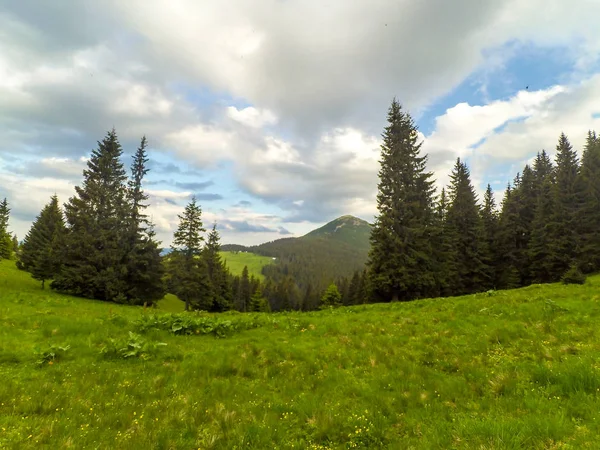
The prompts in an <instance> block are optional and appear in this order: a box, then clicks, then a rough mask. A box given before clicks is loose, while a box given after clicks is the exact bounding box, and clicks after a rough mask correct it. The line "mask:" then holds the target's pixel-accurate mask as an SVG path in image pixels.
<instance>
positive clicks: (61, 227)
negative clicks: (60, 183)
mask: <svg viewBox="0 0 600 450" xmlns="http://www.w3.org/2000/svg"><path fill="white" fill-rule="evenodd" d="M65 234H66V228H65V220H64V216H63V213H62V211H61V209H60V206H59V204H58V197H57V196H56V195H53V196H52V197H51V199H50V202H49V203H48V204H47V205H46V206H44V208H43V209H42V211H41V212H40V214H39V215H38V216H37V218H36V219H35V220H34V222H33V224H32V226H31V228H30V230H29V232H28V233H27V236H25V239H24V240H23V245H22V248H21V252H20V255H19V268H21V269H23V270H26V271H27V272H29V273H31V275H32V277H33V278H34V279H36V280H39V281H41V282H42V289H44V286H45V282H46V280H51V279H53V278H54V277H55V276H56V275H57V274H59V273H60V269H61V258H60V254H61V249H62V246H63V243H64V238H65Z"/></svg>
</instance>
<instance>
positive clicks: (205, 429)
mask: <svg viewBox="0 0 600 450" xmlns="http://www.w3.org/2000/svg"><path fill="white" fill-rule="evenodd" d="M599 316H600V277H591V278H589V279H588V281H587V283H586V284H585V285H583V286H578V285H570V286H564V285H560V284H555V285H547V286H540V285H535V286H531V287H528V288H523V289H519V290H515V291H498V292H488V293H484V294H478V295H471V296H467V297H461V298H453V299H432V300H421V301H415V302H410V303H395V304H375V305H364V306H355V307H350V308H339V309H333V310H325V311H319V312H309V313H297V312H293V313H278V314H260V313H254V314H241V313H225V314H221V315H214V314H213V315H210V314H200V313H194V314H188V315H184V314H171V313H168V312H162V311H160V310H153V309H146V310H144V309H143V308H140V307H130V306H121V305H116V304H110V303H103V302H98V301H92V300H85V299H78V298H73V297H67V296H63V295H60V294H57V293H55V292H52V291H50V290H48V289H46V290H45V291H42V290H41V289H40V286H39V283H37V282H36V281H34V280H32V279H31V278H30V277H29V275H28V274H27V273H24V272H20V271H18V270H16V268H15V266H14V262H11V261H2V262H0V380H2V382H1V383H0V448H7V449H12V448H14V449H27V448H36V449H37V448H48V449H59V448H73V449H119V448H129V449H131V448H144V449H151V448H152V449H192V448H201V449H210V448H212V449H273V448H277V449H292V448H294V449H329V448H331V449H346V448H393V449H404V448H415V449H416V448H418V449H422V448H455V449H462V448H478V449H479V448H485V449H518V448H519V449H520V448H528V449H542V448H599V447H600V425H599V424H600V362H599V361H598V355H599V354H600V339H599V337H598V332H599V331H598V324H599V323H600V320H599Z"/></svg>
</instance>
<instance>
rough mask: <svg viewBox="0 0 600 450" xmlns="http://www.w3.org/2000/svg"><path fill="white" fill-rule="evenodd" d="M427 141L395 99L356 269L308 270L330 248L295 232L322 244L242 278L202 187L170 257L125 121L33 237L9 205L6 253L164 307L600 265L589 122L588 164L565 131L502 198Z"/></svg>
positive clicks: (365, 294)
mask: <svg viewBox="0 0 600 450" xmlns="http://www.w3.org/2000/svg"><path fill="white" fill-rule="evenodd" d="M421 145H422V144H421V143H420V142H418V134H417V128H416V126H415V124H414V122H413V120H412V118H411V116H410V115H409V114H408V113H406V112H405V111H403V110H402V108H401V106H400V104H399V103H398V102H397V101H396V100H394V101H393V102H392V104H391V106H390V108H389V111H388V124H387V126H386V128H385V130H384V133H383V144H382V146H381V169H380V171H379V184H378V195H377V208H378V216H377V218H376V221H375V223H374V225H373V227H372V228H371V231H370V233H371V234H370V244H371V247H370V251H369V254H368V262H367V265H366V267H365V268H364V269H359V270H354V273H353V275H352V276H350V277H342V276H340V275H339V273H340V272H337V274H336V271H328V272H327V271H324V270H320V269H319V270H317V272H318V273H314V274H308V273H307V270H306V268H307V267H309V266H311V265H312V266H313V270H314V269H315V267H317V268H321V267H323V264H316V261H315V258H317V256H319V257H321V256H320V255H322V250H323V248H321V249H317V248H318V247H319V245H320V243H321V242H323V241H322V240H320V239H318V238H311V239H305V240H296V241H294V242H295V243H297V244H298V245H304V244H311V243H315V245H308V247H307V249H306V248H302V249H300V247H298V249H296V250H297V251H292V252H289V249H286V251H287V252H288V253H287V255H288V257H287V258H286V260H285V261H282V262H280V263H279V264H278V265H277V266H274V267H271V268H269V269H268V270H266V273H265V274H266V275H267V277H266V279H265V281H262V282H261V281H259V280H258V279H256V278H253V277H251V276H248V270H247V268H245V269H244V271H243V273H242V274H241V275H240V276H233V275H232V274H231V273H230V272H229V271H228V269H227V268H226V266H225V264H224V262H223V261H222V259H221V257H220V253H219V252H220V238H219V234H218V232H217V228H216V224H215V225H214V226H213V227H212V229H211V230H210V231H209V232H207V231H206V229H205V228H204V225H203V222H202V210H201V207H200V205H198V204H197V203H196V199H195V198H192V200H191V202H190V203H189V204H188V205H187V206H186V207H185V210H184V211H183V213H182V214H181V215H179V225H178V228H177V230H176V231H175V233H174V236H173V242H172V245H171V250H172V251H171V252H170V253H169V254H168V255H167V256H165V257H161V248H160V242H158V241H157V240H156V236H155V232H154V227H153V224H152V223H151V221H150V220H149V218H148V217H147V215H146V214H145V213H144V211H145V209H146V208H147V206H148V205H147V199H148V196H147V195H146V194H145V192H144V190H143V187H142V185H143V180H144V177H145V176H146V174H147V172H148V167H147V162H148V157H147V152H146V147H147V144H146V139H145V138H142V140H141V144H140V146H139V148H138V149H137V151H136V152H135V155H134V157H133V161H132V164H131V168H130V174H129V176H128V175H127V173H126V171H125V169H124V166H123V163H122V162H121V158H122V153H123V150H122V148H121V145H120V143H119V141H118V138H117V135H116V133H115V131H114V130H112V131H110V132H109V133H108V134H107V136H106V137H105V138H104V140H102V141H101V142H98V148H97V149H96V150H94V151H93V152H92V155H91V157H90V159H89V161H88V163H87V168H86V169H85V170H84V172H83V183H82V184H81V185H80V186H77V187H76V188H75V195H74V196H73V197H72V198H70V199H69V201H68V202H67V203H66V204H65V205H64V211H63V209H61V207H60V205H59V201H58V199H57V198H56V196H54V197H52V198H51V199H50V202H49V203H48V205H46V206H45V207H44V209H43V210H42V211H41V213H40V214H39V216H38V217H37V218H36V220H35V221H34V223H33V225H32V227H31V229H30V231H29V233H28V234H27V236H26V238H25V239H24V241H23V243H22V245H21V246H18V243H17V242H15V241H16V237H14V236H11V235H10V234H9V233H8V232H7V224H8V219H9V211H10V210H9V207H8V202H7V201H6V200H4V201H3V202H2V203H0V257H1V258H9V257H11V255H12V254H13V252H15V250H17V248H18V252H17V255H18V266H19V267H20V268H21V269H23V270H27V271H29V272H30V273H31V274H32V276H33V277H34V278H36V279H38V280H40V281H41V283H42V286H44V283H45V282H46V281H47V280H52V282H51V284H50V286H51V288H52V289H55V290H57V291H60V292H64V293H69V294H73V295H78V296H82V297H88V298H94V299H99V300H105V301H113V302H119V303H128V304H137V305H141V304H153V303H155V302H156V301H157V300H159V299H161V298H163V297H164V295H165V293H167V292H170V293H173V294H175V295H177V296H178V297H179V298H180V299H181V300H183V301H184V302H185V304H186V309H200V310H206V311H214V312H222V311H227V310H232V309H234V310H238V311H280V310H287V309H296V310H313V309H317V308H320V307H324V306H326V307H329V306H337V305H341V304H344V305H354V304H362V303H368V302H380V301H406V300H413V299H418V298H424V297H440V296H441V297H447V296H454V295H464V294H469V293H475V292H481V291H486V290H490V289H509V288H515V287H520V286H526V285H529V284H531V283H547V282H554V281H558V280H561V279H564V278H565V277H567V278H569V279H578V278H579V279H581V277H582V276H583V274H585V273H590V272H594V271H598V270H600V227H599V225H600V139H599V138H598V137H597V136H596V134H595V132H592V131H590V132H589V133H588V136H587V141H586V144H585V147H584V149H583V152H582V158H581V161H579V159H578V156H577V152H576V151H575V150H574V149H573V147H572V146H571V144H570V143H569V140H568V139H567V137H566V136H565V135H564V134H561V136H560V138H559V140H558V144H557V147H556V158H555V161H554V162H553V161H551V160H550V158H549V157H548V155H547V153H546V152H545V151H541V152H540V153H538V155H537V157H536V158H535V161H534V163H533V164H532V165H531V166H529V165H527V166H525V167H524V168H523V170H522V172H520V173H519V174H517V176H516V177H515V179H514V180H513V182H512V183H511V184H509V185H508V187H507V188H506V191H505V192H504V197H503V200H502V202H501V205H500V206H499V208H498V207H497V205H496V202H495V200H494V193H493V192H492V189H491V187H490V186H489V185H488V187H487V190H486V192H485V195H484V198H483V199H482V200H480V199H479V198H478V196H477V194H476V191H475V188H474V187H473V185H472V182H471V175H470V172H469V169H468V167H467V166H466V164H465V163H464V162H463V161H461V160H460V159H457V161H456V164H455V166H454V168H453V170H452V173H451V182H450V184H449V186H447V187H446V188H444V189H443V190H442V191H441V192H440V193H439V194H438V193H437V192H436V190H435V188H434V180H433V175H432V173H431V172H428V171H427V168H426V164H427V157H426V156H425V155H421ZM317 236H318V233H317ZM282 241H285V240H282ZM348 242H351V241H348ZM280 244H281V243H279V244H277V245H280ZM265 245H266V244H265ZM273 245H275V244H273ZM339 248H341V249H342V250H340V251H341V252H342V253H341V256H346V257H347V258H346V259H347V260H348V261H346V262H345V263H346V264H349V265H350V264H352V261H351V259H352V258H351V257H350V255H352V254H353V253H352V252H349V251H347V250H348V249H347V248H346V247H344V246H342V247H339ZM275 250H276V249H274V250H273V251H275ZM282 251H283V250H282ZM359 253H360V252H359ZM275 256H276V255H275ZM338 256H339V255H338ZM323 258H324V260H325V261H328V260H329V261H332V260H330V259H327V258H325V257H323ZM311 261H313V262H314V264H312V263H311V264H307V262H309V263H310V262H311ZM321 263H322V261H321ZM300 267H301V268H302V269H299V268H300ZM350 270H351V269H348V270H345V271H344V273H348V272H350ZM305 272H306V273H305ZM334 274H335V275H334Z"/></svg>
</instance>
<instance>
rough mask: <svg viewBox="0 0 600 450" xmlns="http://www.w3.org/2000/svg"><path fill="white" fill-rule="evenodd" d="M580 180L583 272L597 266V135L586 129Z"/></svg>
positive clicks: (599, 242) (599, 225)
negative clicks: (581, 191)
mask: <svg viewBox="0 0 600 450" xmlns="http://www.w3.org/2000/svg"><path fill="white" fill-rule="evenodd" d="M581 184H582V186H581V187H582V190H583V198H582V205H581V210H580V211H579V213H578V222H579V225H580V228H579V231H580V233H581V249H580V255H579V257H580V261H581V269H582V270H583V271H584V272H586V273H590V272H595V271H598V270H600V138H598V137H597V136H596V133H595V132H593V131H589V132H588V136H587V140H586V144H585V148H584V151H583V155H582V158H581Z"/></svg>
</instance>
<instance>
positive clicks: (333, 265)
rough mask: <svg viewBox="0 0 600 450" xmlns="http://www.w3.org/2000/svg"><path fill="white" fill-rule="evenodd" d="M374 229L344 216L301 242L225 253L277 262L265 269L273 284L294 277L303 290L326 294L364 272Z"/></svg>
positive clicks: (234, 247) (233, 247)
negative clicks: (333, 284)
mask: <svg viewBox="0 0 600 450" xmlns="http://www.w3.org/2000/svg"><path fill="white" fill-rule="evenodd" d="M370 233H371V226H370V225H369V224H368V223H367V222H365V221H364V220H361V219H359V218H357V217H353V216H342V217H340V218H338V219H335V220H333V221H331V222H329V223H328V224H326V225H324V226H323V227H321V228H318V229H316V230H313V231H311V232H310V233H308V234H306V235H304V236H302V237H299V238H284V239H278V240H276V241H272V242H267V243H264V244H261V245H256V246H251V247H243V246H238V245H224V246H223V250H231V251H234V250H235V251H247V252H250V253H256V254H258V255H264V256H269V257H274V258H276V259H275V260H274V261H273V263H272V264H269V265H268V266H265V267H264V268H263V274H264V275H265V276H267V277H268V278H271V279H272V280H274V281H277V282H279V281H281V280H283V279H284V278H286V277H289V276H291V277H292V278H293V279H294V280H295V282H296V283H297V285H298V287H299V288H300V289H301V290H306V289H308V288H310V289H314V290H315V292H317V291H321V290H324V289H325V288H326V287H327V285H328V284H329V283H331V282H332V281H336V280H339V279H341V278H344V277H349V276H352V273H353V272H355V271H357V270H362V269H363V268H364V266H365V264H366V262H367V256H368V253H369V247H370V243H369V236H370Z"/></svg>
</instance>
